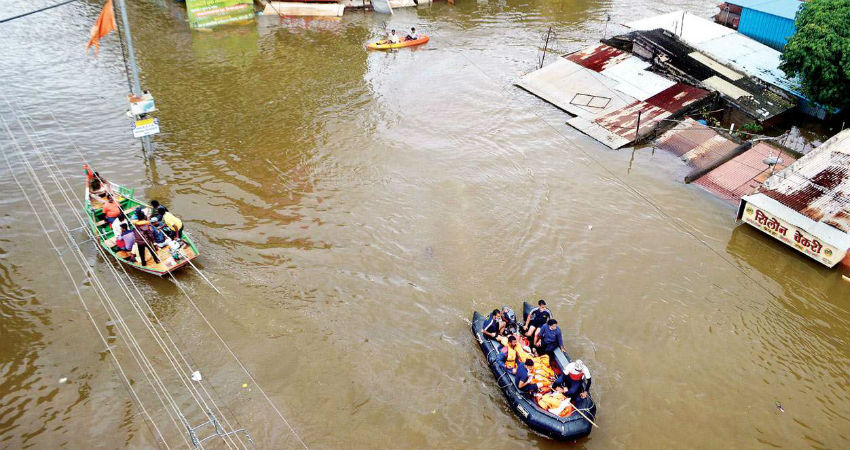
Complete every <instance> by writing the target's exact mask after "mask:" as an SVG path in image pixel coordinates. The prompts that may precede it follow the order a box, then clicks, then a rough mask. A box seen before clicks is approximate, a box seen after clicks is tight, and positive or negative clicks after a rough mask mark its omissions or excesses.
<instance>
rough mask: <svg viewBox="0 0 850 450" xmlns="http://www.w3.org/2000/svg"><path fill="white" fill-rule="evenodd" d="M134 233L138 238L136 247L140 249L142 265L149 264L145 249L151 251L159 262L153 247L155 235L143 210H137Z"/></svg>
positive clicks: (155, 260)
mask: <svg viewBox="0 0 850 450" xmlns="http://www.w3.org/2000/svg"><path fill="white" fill-rule="evenodd" d="M133 234H134V237H135V238H136V249H137V250H138V253H139V261H141V263H142V266H146V265H147V258H146V255H145V251H150V252H151V256H152V257H153V260H154V262H155V263H157V264H159V262H160V261H159V257H158V256H157V255H156V250H155V249H154V247H153V245H154V242H155V241H156V240H155V238H154V235H153V229H152V228H151V223H150V222H149V221H148V218H147V217H146V216H145V213H143V212H141V211H137V212H136V220H135V221H134V222H133Z"/></svg>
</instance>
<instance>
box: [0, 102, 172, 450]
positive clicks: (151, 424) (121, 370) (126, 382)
mask: <svg viewBox="0 0 850 450" xmlns="http://www.w3.org/2000/svg"><path fill="white" fill-rule="evenodd" d="M0 120H2V121H3V125H4V126H5V128H6V130H7V132H9V135H10V136H12V135H11V130H10V129H9V127H8V125H7V124H6V121H5V120H4V119H2V117H0ZM3 158H4V159H5V160H6V165H7V166H8V167H9V173H10V174H11V175H12V179H13V180H14V181H15V184H17V186H18V188H19V189H20V190H21V193H23V194H24V199H25V200H26V202H27V204H29V206H30V209H31V210H32V212H33V214H34V215H35V218H36V221H38V224H39V226H40V227H41V229H42V231H43V232H44V235H45V236H46V237H47V240H48V242H49V243H50V246H51V247H52V248H53V250H54V251H56V253H57V254H61V252H60V251H59V248H58V247H57V246H56V243H55V242H54V241H53V238H52V237H51V236H50V233H49V232H48V230H47V226H46V225H45V224H44V222H43V221H42V220H41V216H40V215H39V213H38V210H37V209H36V208H35V205H34V204H33V203H32V200H31V199H30V197H29V194H27V192H26V190H25V189H24V187H23V185H22V184H21V182H20V181H19V180H18V177H17V175H15V171H14V168H13V167H12V163H11V161H10V160H9V156H8V155H7V154H6V152H3ZM58 259H59V262H60V263H61V264H62V267H63V268H64V269H65V272H66V273H67V275H68V278H69V279H71V281H72V284H73V285H74V291H75V293H76V294H77V297H79V299H80V303H81V304H82V306H83V310H84V311H85V312H86V316H87V317H88V318H89V321H90V322H91V324H92V326H93V327H94V329H95V331H96V332H97V334H98V336H99V337H100V339H101V342H102V343H103V345H104V348H106V349H107V352H108V353H109V355H110V356H111V357H112V360H113V362H114V364H115V366H116V367H117V368H118V372H119V374H120V375H121V378H122V379H123V380H124V385H125V386H126V387H127V389H128V390H129V391H130V394H131V396H132V397H133V398H134V399H135V401H136V403H137V404H138V405H139V408H140V409H141V410H142V414H144V415H145V417H146V418H147V421H148V423H149V427H153V429H154V432H153V433H154V435H155V436H159V440H160V441H161V442H162V443H163V444H164V445H165V447H166V449H168V448H170V447H169V446H168V443H167V442H166V441H165V437H164V436H163V435H162V432H161V431H160V430H159V427H157V425H156V423H154V422H153V419H152V418H151V416H150V413H148V411H147V409H146V408H145V406H144V404H143V403H142V401H141V399H140V398H139V396H138V394H137V393H136V391H135V390H134V389H133V386H132V383H130V380H129V378H128V377H127V374H126V372H125V371H124V368H123V366H121V363H120V362H119V361H118V358H117V357H116V356H115V354H114V353H113V352H112V351H111V350H109V343H108V342H107V340H106V338H105V337H104V336H103V333H101V331H100V329H99V328H98V326H97V322H95V320H94V317H93V316H92V314H91V311H90V310H89V309H88V305H87V304H86V301H85V299H84V298H83V295H82V293H81V292H80V289H79V286H78V285H77V283H76V282H75V280H74V276H73V275H72V274H71V270H70V269H69V268H68V265H67V264H66V263H65V260H64V259H62V258H61V257H59V258H58Z"/></svg>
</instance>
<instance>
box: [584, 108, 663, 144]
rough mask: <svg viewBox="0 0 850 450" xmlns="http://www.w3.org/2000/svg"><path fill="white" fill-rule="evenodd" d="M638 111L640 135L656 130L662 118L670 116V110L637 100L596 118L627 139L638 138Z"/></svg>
mask: <svg viewBox="0 0 850 450" xmlns="http://www.w3.org/2000/svg"><path fill="white" fill-rule="evenodd" d="M638 112H640V131H639V132H640V135H641V136H643V135H645V134H648V133H649V132H650V131H652V130H654V129H655V127H656V126H657V125H658V123H659V122H660V121H661V120H662V119H666V118H667V117H670V115H671V113H670V111H667V110H665V109H663V108H659V107H657V106H654V105H650V104H649V103H646V102H641V101H636V102H634V103H632V104H631V105H628V106H625V107H623V108H620V109H618V110H616V111H612V112H610V113H608V114H605V115H603V116H599V117H597V118H596V120H594V122H596V123H597V124H598V125H599V126H601V127H603V128H605V129H606V130H609V131H610V132H611V133H614V134H616V135H618V136H620V137H622V138H624V139H626V140H627V141H629V142H631V141H634V140H635V139H637V137H638V136H637V135H636V133H637V132H638V129H637V126H638V121H637V120H638Z"/></svg>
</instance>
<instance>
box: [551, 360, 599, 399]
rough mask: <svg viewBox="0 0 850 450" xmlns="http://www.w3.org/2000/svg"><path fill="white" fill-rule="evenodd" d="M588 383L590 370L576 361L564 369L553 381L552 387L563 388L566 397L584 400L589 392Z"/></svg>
mask: <svg viewBox="0 0 850 450" xmlns="http://www.w3.org/2000/svg"><path fill="white" fill-rule="evenodd" d="M590 383H591V379H590V370H588V368H587V366H585V365H584V363H583V362H582V360H580V359H577V360H575V361H573V362H571V363H569V364H567V367H564V371H563V374H561V375H560V376H559V377H558V378H557V379H556V380H555V383H554V384H553V386H563V387H565V388H566V390H567V397H570V398H576V399H578V398H580V399H585V398H587V392H588V391H589V390H590Z"/></svg>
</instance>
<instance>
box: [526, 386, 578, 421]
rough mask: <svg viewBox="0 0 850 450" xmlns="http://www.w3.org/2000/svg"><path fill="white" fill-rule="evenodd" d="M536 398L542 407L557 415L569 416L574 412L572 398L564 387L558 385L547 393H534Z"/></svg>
mask: <svg viewBox="0 0 850 450" xmlns="http://www.w3.org/2000/svg"><path fill="white" fill-rule="evenodd" d="M534 399H535V400H537V404H538V405H540V407H541V408H543V409H545V410H546V411H548V412H550V413H552V414H554V415H556V416H561V417H567V416H569V415H570V414H572V412H573V407H572V406H573V405H572V403H570V398H569V397H567V396H566V395H564V388H562V387H557V388H555V389H554V390H553V391H551V392H548V393H546V394H543V393H541V392H538V393H536V394H534Z"/></svg>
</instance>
